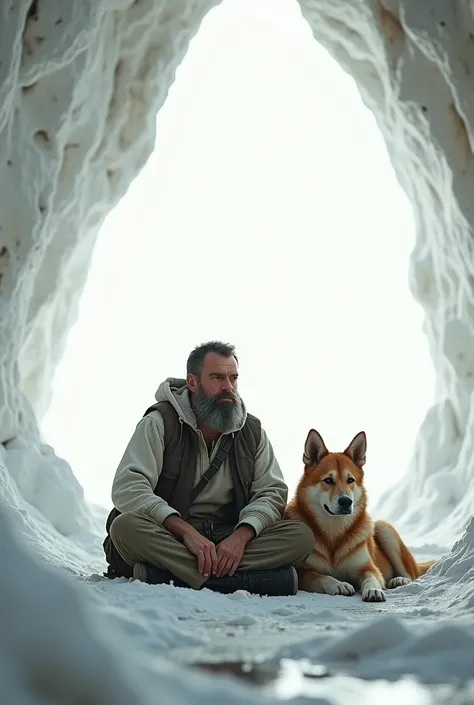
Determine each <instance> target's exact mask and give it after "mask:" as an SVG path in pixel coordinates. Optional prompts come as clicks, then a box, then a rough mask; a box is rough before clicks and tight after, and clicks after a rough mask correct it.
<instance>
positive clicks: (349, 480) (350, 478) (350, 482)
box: [347, 477, 355, 485]
mask: <svg viewBox="0 0 474 705" xmlns="http://www.w3.org/2000/svg"><path fill="white" fill-rule="evenodd" d="M353 482H355V480H354V478H353V477H348V478H347V484H348V485H351V484H352V483H353Z"/></svg>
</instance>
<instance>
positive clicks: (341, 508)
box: [324, 495, 354, 517]
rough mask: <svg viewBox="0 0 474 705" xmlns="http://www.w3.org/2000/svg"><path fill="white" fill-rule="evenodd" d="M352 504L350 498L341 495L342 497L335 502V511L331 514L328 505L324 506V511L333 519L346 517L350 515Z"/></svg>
mask: <svg viewBox="0 0 474 705" xmlns="http://www.w3.org/2000/svg"><path fill="white" fill-rule="evenodd" d="M353 504H354V501H353V499H352V497H349V496H348V495H343V496H342V497H339V499H338V500H337V511H336V512H332V511H331V510H330V509H329V507H328V505H327V504H325V505H324V509H325V510H326V511H327V513H328V514H331V516H333V517H337V516H347V515H348V514H352V505H353Z"/></svg>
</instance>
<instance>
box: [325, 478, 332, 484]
mask: <svg viewBox="0 0 474 705" xmlns="http://www.w3.org/2000/svg"><path fill="white" fill-rule="evenodd" d="M323 482H325V483H326V485H332V477H325V478H324V480H323Z"/></svg>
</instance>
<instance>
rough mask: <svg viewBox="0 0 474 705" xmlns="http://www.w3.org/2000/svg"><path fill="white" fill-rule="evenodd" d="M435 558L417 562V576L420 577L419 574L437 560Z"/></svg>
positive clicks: (422, 573)
mask: <svg viewBox="0 0 474 705" xmlns="http://www.w3.org/2000/svg"><path fill="white" fill-rule="evenodd" d="M437 560H438V559H437V558H433V559H431V560H429V561H421V562H420V563H417V564H416V567H417V568H418V577H419V578H421V576H422V575H424V574H425V573H426V571H427V570H429V569H430V568H431V566H432V565H434V564H435V563H436V562H437Z"/></svg>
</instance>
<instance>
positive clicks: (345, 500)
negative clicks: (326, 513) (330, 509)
mask: <svg viewBox="0 0 474 705" xmlns="http://www.w3.org/2000/svg"><path fill="white" fill-rule="evenodd" d="M337 503H338V504H339V506H340V507H341V509H350V508H351V506H352V499H351V498H350V497H348V496H347V495H344V497H339V499H338V501H337Z"/></svg>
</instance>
